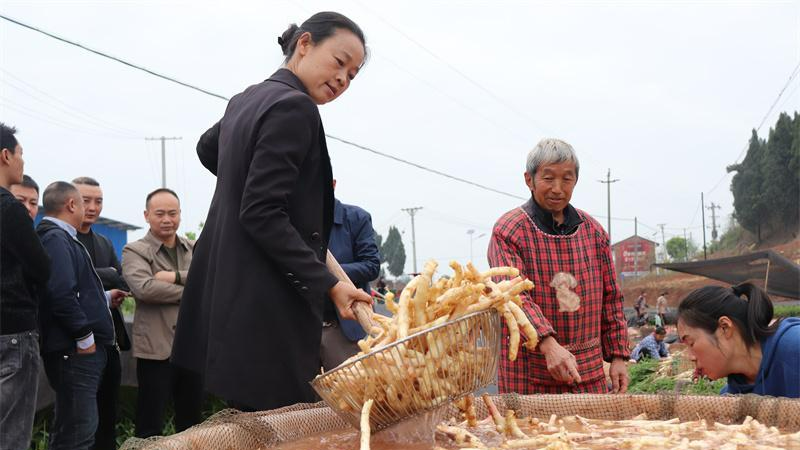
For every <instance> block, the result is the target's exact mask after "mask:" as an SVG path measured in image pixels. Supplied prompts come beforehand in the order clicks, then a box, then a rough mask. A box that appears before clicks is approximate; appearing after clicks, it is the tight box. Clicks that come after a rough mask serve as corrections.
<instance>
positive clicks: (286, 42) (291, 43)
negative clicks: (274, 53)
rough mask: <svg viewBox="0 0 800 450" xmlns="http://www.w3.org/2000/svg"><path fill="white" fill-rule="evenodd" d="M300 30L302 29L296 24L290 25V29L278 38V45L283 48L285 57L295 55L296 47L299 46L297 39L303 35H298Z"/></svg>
mask: <svg viewBox="0 0 800 450" xmlns="http://www.w3.org/2000/svg"><path fill="white" fill-rule="evenodd" d="M299 30H300V27H298V26H297V24H296V23H293V24H291V25H289V28H287V29H286V31H284V32H283V34H282V35H280V36H278V45H280V46H281V51H282V52H283V56H286V57H287V58H288V57H290V56H292V53H294V47H295V46H296V45H297V39H298V38H299V37H300V34H301V33H298V31H299Z"/></svg>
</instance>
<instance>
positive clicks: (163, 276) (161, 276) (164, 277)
mask: <svg viewBox="0 0 800 450" xmlns="http://www.w3.org/2000/svg"><path fill="white" fill-rule="evenodd" d="M153 278H155V279H156V280H158V281H163V282H164V283H169V284H175V272H172V271H169V270H162V271H161V272H156V274H155V275H153Z"/></svg>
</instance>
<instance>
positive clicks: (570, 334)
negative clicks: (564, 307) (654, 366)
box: [489, 200, 629, 394]
mask: <svg viewBox="0 0 800 450" xmlns="http://www.w3.org/2000/svg"><path fill="white" fill-rule="evenodd" d="M535 207H536V206H535V205H534V204H533V200H529V201H528V203H526V204H525V205H523V206H522V207H520V208H516V209H514V210H512V211H509V212H508V213H506V214H505V215H503V216H502V217H501V218H500V219H499V220H498V221H497V223H496V224H495V226H494V230H493V231H492V239H491V242H490V244H489V264H490V265H491V266H492V267H497V266H512V267H516V268H518V269H519V270H520V275H522V276H524V277H527V278H528V279H530V280H531V281H533V282H534V284H535V285H536V287H534V289H533V290H532V291H531V292H526V293H523V294H522V296H521V297H522V300H523V303H524V310H525V312H526V313H527V315H528V317H529V318H530V319H531V323H532V324H533V326H534V328H536V331H537V332H538V333H539V336H540V339H542V338H544V337H546V336H550V335H552V336H554V337H555V338H556V339H557V340H558V342H559V344H561V345H562V346H564V347H565V348H566V349H567V350H569V351H570V352H571V353H572V354H573V355H575V359H576V360H577V365H578V371H579V372H580V374H581V380H582V382H581V383H580V384H577V385H567V384H563V383H561V382H559V381H556V380H555V379H554V378H553V377H552V376H551V375H550V372H549V371H548V370H547V362H546V361H545V357H544V355H542V354H541V353H539V352H538V351H536V352H531V351H529V350H527V349H525V348H524V347H520V350H519V354H518V356H517V360H516V361H515V362H511V361H508V350H507V347H506V346H502V350H501V355H502V358H501V361H500V369H499V373H498V386H499V389H500V392H517V393H520V394H536V393H562V392H600V393H604V392H607V390H608V387H607V385H606V382H605V374H604V372H603V360H606V361H611V359H613V358H615V357H620V358H625V359H628V355H629V352H628V334H627V327H626V324H625V316H624V314H623V312H622V302H623V298H622V290H621V289H619V287H618V286H617V279H616V273H615V271H614V264H613V262H612V257H611V248H610V247H609V245H608V235H607V234H606V232H605V231H604V230H603V228H602V227H601V226H600V224H599V223H597V221H595V220H594V219H593V218H592V217H591V216H589V215H588V214H586V213H585V212H583V211H579V210H576V211H578V214H580V216H581V218H582V219H583V220H584V221H583V223H581V224H580V225H579V226H578V228H577V230H576V231H575V232H574V233H573V234H570V235H550V234H546V233H544V232H543V231H541V230H540V229H539V228H538V227H537V226H536V224H535V222H534V221H533V219H532V218H531V217H532V215H533V208H535ZM559 272H567V273H571V274H572V275H573V276H574V277H575V279H576V280H577V281H578V286H577V287H576V288H575V293H576V294H578V296H580V298H581V303H580V308H579V309H578V310H577V311H575V312H560V311H559V302H558V300H557V299H556V295H555V288H553V287H550V281H551V280H552V278H553V276H554V275H555V274H557V273H559ZM501 279H502V278H501ZM503 338H504V341H505V340H506V339H508V329H507V328H506V327H505V325H503Z"/></svg>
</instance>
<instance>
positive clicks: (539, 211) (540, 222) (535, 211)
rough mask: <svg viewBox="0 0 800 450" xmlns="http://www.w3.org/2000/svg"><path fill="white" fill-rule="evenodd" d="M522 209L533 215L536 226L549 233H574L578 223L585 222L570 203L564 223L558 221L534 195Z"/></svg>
mask: <svg viewBox="0 0 800 450" xmlns="http://www.w3.org/2000/svg"><path fill="white" fill-rule="evenodd" d="M522 209H524V210H525V212H527V213H528V215H529V216H531V218H532V219H533V221H534V222H535V223H536V226H537V227H539V229H540V230H542V231H544V232H545V233H547V234H552V235H562V236H563V235H569V234H572V233H574V232H575V231H576V230H577V229H578V225H580V224H582V223H583V219H582V218H581V216H580V214H578V211H576V210H575V208H574V207H573V206H572V205H571V204H569V203H568V204H567V207H566V208H564V221H563V222H562V223H558V222H556V220H555V218H553V214H552V213H550V211H547V210H545V209H544V208H542V207H541V206H539V204H538V203H536V200H534V199H533V197H531V199H530V200H528V201H527V202H526V203H525V204H524V205H523V206H522Z"/></svg>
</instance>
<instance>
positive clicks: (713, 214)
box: [708, 202, 722, 242]
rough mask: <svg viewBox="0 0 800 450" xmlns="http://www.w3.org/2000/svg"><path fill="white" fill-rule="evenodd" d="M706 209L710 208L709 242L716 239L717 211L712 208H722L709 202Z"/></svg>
mask: <svg viewBox="0 0 800 450" xmlns="http://www.w3.org/2000/svg"><path fill="white" fill-rule="evenodd" d="M708 209H710V210H711V242H714V241H716V240H717V212H716V211H714V210H715V209H722V207H721V206H719V205H715V204H714V202H711V206H709V207H708Z"/></svg>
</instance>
